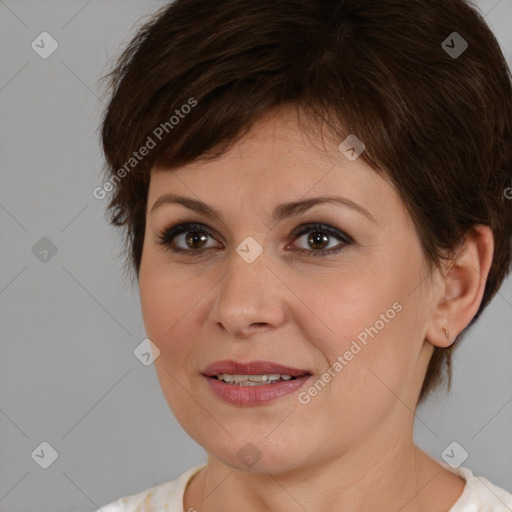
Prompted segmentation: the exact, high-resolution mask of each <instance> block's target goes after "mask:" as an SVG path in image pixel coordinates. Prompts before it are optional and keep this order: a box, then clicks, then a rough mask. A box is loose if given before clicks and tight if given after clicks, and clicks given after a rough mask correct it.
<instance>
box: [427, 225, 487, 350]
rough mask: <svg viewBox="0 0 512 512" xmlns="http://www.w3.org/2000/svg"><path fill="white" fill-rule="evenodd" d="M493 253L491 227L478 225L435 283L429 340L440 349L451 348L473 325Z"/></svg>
mask: <svg viewBox="0 0 512 512" xmlns="http://www.w3.org/2000/svg"><path fill="white" fill-rule="evenodd" d="M493 253H494V237H493V234H492V230H491V228H490V227H489V226H483V225H480V224H478V225H475V226H473V228H472V230H471V231H469V232H468V234H467V236H466V239H465V241H464V244H463V245H462V247H461V248H460V249H459V250H458V251H457V254H456V256H455V259H453V260H451V261H450V262H449V264H448V265H447V268H446V269H445V270H444V271H443V272H442V275H441V276H440V281H439V282H438V283H437V284H436V287H439V293H437V294H436V301H437V303H436V304H435V306H434V313H433V316H432V319H431V321H430V324H429V326H428V329H427V332H426V339H427V340H428V341H429V342H430V343H431V344H432V345H435V346H437V347H448V346H450V345H451V344H452V343H453V342H454V341H455V338H456V337H457V335H458V334H459V333H460V332H461V331H462V330H463V329H464V328H465V327H466V326H467V325H468V324H469V322H471V320H472V318H473V317H474V316H475V315H476V313H477V311H478V308H479V307H480V304H481V302H482V297H483V294H484V290H485V283H486V281H487V276H488V275H489V270H490V268H491V263H492V257H493Z"/></svg>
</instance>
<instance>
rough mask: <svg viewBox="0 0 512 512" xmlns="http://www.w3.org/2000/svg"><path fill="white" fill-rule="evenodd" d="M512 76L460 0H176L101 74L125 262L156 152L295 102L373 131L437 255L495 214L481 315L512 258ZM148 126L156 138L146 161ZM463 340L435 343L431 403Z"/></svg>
mask: <svg viewBox="0 0 512 512" xmlns="http://www.w3.org/2000/svg"><path fill="white" fill-rule="evenodd" d="M466 44H467V48H466V46H465V45H466ZM510 78H511V74H510V69H509V68H508V66H507V63H506V61H505V59H504V57H503V54H502V53H501V50H500V47H499V44H498V42H497V41H496V38H495V37H494V35H493V34H492V32H491V30H490V29H489V28H488V26H487V25H486V23H485V21H484V19H483V17H482V16H481V15H480V14H479V12H478V11H477V10H476V8H475V7H474V6H472V5H470V4H469V3H466V2H465V1H463V0H429V1H425V0H379V1H378V2H376V1H373V0H372V1H370V0H367V1H363V0H277V1H276V0H258V1H256V2H247V1H246V0H215V1H212V0H176V1H174V2H173V3H171V4H170V5H167V6H164V7H163V8H162V9H160V10H159V11H158V12H157V13H156V14H155V15H154V16H153V17H151V19H150V20H149V21H148V22H146V23H145V24H144V25H143V26H142V27H141V28H140V29H139V30H138V32H137V34H136V36H135V37H134V38H133V40H132V41H131V43H130V44H129V46H128V47H126V49H125V50H124V51H123V53H122V54H121V55H120V57H119V59H118V60H117V61H116V63H115V67H114V69H113V71H112V72H110V73H109V74H107V75H106V76H105V77H103V79H107V80H108V92H109V94H110V95H111V97H110V102H109V105H108V107H107V108H106V110H105V113H104V118H103V120H102V126H101V130H102V131H101V137H102V144H103V150H104V153H105V157H106V176H107V179H108V180H109V181H110V185H109V188H108V189H107V188H105V190H111V189H112V190H113V193H112V196H111V197H110V202H109V205H108V209H107V211H108V212H109V214H110V222H111V223H112V224H114V225H116V226H123V227H124V228H125V229H124V233H125V236H124V241H125V244H126V245H125V247H126V249H127V251H126V254H127V255H128V258H127V261H126V263H127V265H128V266H129V267H130V271H131V270H135V272H136V275H137V278H138V275H139V268H140V262H141V255H142V247H143V240H144V230H145V214H146V208H147V195H148V186H149V174H150V170H151V168H152V167H153V166H154V165H163V166H165V167H167V168H169V169H172V168H175V167H177V166H180V165H185V164H187V163H189V162H191V161H193V160H199V159H212V158H216V157H217V156H220V155H221V154H223V153H224V152H225V151H227V150H228V149H229V148H231V147H232V145H233V144H235V142H237V141H238V140H239V139H240V138H241V137H242V136H243V135H244V134H246V133H247V132H248V131H249V130H250V128H251V126H252V125H253V123H254V122H255V121H256V120H258V119H259V118H260V117H261V116H262V114H263V113H265V112H266V111H267V110H269V109H272V108H275V107H279V106H280V105H282V104H285V103H290V104H293V105H296V106H297V107H298V108H299V107H300V109H302V110H303V111H304V112H306V113H307V116H308V119H309V121H310V123H311V126H313V122H315V123H316V124H317V125H318V126H324V125H325V126H328V128H329V130H328V131H329V133H331V134H334V136H335V138H336V140H338V141H340V142H341V141H342V140H343V139H344V138H345V137H346V136H347V135H348V134H355V135H357V137H358V138H359V139H361V140H362V141H363V142H364V144H365V146H366V151H365V152H364V153H363V154H362V155H361V158H363V159H364V161H365V162H366V163H368V164H369V165H370V166H371V167H372V168H374V169H375V171H376V172H379V173H382V174H383V175H384V176H386V177H387V178H388V179H390V180H391V182H392V183H393V184H394V185H395V186H396V188H397V190H398V192H399V194H400V196H401V198H402V200H403V201H404V204H405V205H406V207H407V208H408V211H409V212H410V214H411V216H412V219H413V220H414V223H415V226H416V228H417V230H418V233H419V236H420V238H421V242H422V246H423V249H424V252H425V256H426V260H427V261H428V262H429V264H430V265H432V264H435V265H438V264H439V262H440V261H441V258H442V257H443V254H445V253H446V251H453V250H454V249H455V248H456V247H457V246H458V245H459V244H460V242H461V241H463V240H464V237H465V235H466V234H467V233H468V232H469V231H470V230H471V227H472V226H473V225H475V224H484V225H488V226H490V227H491V228H492V231H493V234H494V238H495V252H494V257H493V262H492V267H491V269H490V273H489V276H488V279H487V283H486V287H485V292H484V296H483V299H482V303H481V305H480V308H479V310H478V312H477V314H476V315H475V317H474V318H473V319H472V321H471V323H470V324H469V326H471V325H472V324H473V323H474V321H475V320H476V319H477V318H478V317H479V316H480V314H481V313H482V311H483V310H484V308H485V307H486V306H487V304H488V303H489V302H490V300H491V299H492V297H493V296H494V295H495V294H496V292H497V291H498V289H499V287H500V285H501V283H502V281H503V280H504V278H505V276H506V275H507V274H508V272H509V271H510V263H511V235H512V208H511V204H510V201H508V200H507V198H506V197H505V195H506V193H505V191H506V190H510V188H509V187H511V185H512V126H511V124H512V88H511V80H510ZM193 102H195V103H193ZM193 104H194V105H197V106H195V107H194V108H188V109H185V108H184V106H185V105H189V106H190V105H193ZM182 106H183V107H182ZM180 113H181V114H183V115H179V114H180ZM173 116H174V118H175V119H176V120H178V121H177V122H174V121H173V120H172V117H173ZM178 117H179V119H178ZM157 127H160V130H159V131H157ZM303 129H307V128H306V127H304V128H303ZM164 132H165V133H164ZM155 133H158V134H159V137H156V135H155ZM150 139H151V140H152V141H153V143H155V147H153V148H152V149H150V151H149V152H147V151H146V152H144V153H145V154H146V156H144V158H140V159H139V158H137V159H136V160H135V159H134V153H133V152H134V151H138V150H139V148H142V147H144V146H146V147H149V146H150V142H149V141H150ZM155 139H158V143H157V141H156V140H155ZM141 153H142V151H141ZM131 159H133V160H131ZM128 162H130V164H129V165H128ZM122 169H124V171H122ZM121 175H122V176H121ZM132 276H133V273H132ZM469 326H468V327H469ZM466 330H467V328H466V329H465V330H464V331H463V333H464V332H466ZM460 338H461V335H459V338H458V339H457V341H460ZM455 345H458V343H455V344H453V345H451V346H450V347H449V348H444V349H443V348H439V347H435V348H434V352H433V355H432V358H431V360H430V363H429V367H428V370H427V372H426V376H425V379H424V382H423V387H422V389H421V394H420V397H419V402H421V401H422V400H424V399H425V397H426V396H427V395H428V394H429V393H430V392H431V391H432V390H433V389H435V388H437V387H439V384H440V383H441V382H443V380H444V373H443V371H442V370H443V367H445V368H446V373H447V375H448V389H449V388H450V383H451V367H450V362H451V353H452V350H453V348H454V346H455Z"/></svg>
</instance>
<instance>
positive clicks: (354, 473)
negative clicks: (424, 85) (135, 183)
mask: <svg viewBox="0 0 512 512" xmlns="http://www.w3.org/2000/svg"><path fill="white" fill-rule="evenodd" d="M339 142H341V141H339ZM167 193H173V194H177V195H181V196H186V197H189V198H192V199H198V200H201V201H203V202H205V203H207V204H209V205H210V206H213V207H214V208H216V209H217V210H219V211H220V212H221V214H222V218H223V220H222V221H221V220H218V219H216V218H213V217H209V216H205V215H203V214H200V213H197V212H194V211H192V210H190V209H188V208H186V207H184V206H182V205H178V204H163V205H161V206H160V207H158V208H156V209H155V210H154V211H151V209H152V206H153V204H154V203H155V201H156V200H157V199H158V198H159V197H160V196H162V195H163V194H167ZM323 195H341V196H344V197H345V198H348V199H350V200H351V201H353V202H355V203H357V204H358V205H360V206H362V207H363V208H365V209H366V210H367V211H368V212H369V213H370V214H371V216H372V217H373V218H374V221H371V220H369V219H368V218H367V217H366V216H365V215H363V214H361V213H359V212H358V211H356V210H355V209H351V208H349V207H346V206H343V207H339V206H336V205H333V204H321V205H316V206H314V207H313V208H311V209H310V210H308V211H305V212H302V213H299V214H296V215H295V216H292V217H289V218H287V219H284V220H282V221H279V222H277V223H276V222H273V221H272V220H270V214H271V212H272V211H273V209H274V207H275V206H276V205H278V204H280V203H285V202H291V201H297V200H302V199H306V198H310V197H316V196H323ZM146 219H147V221H146V234H145V240H144V248H143V255H142V263H141V268H140V274H139V287H140V296H141V304H142V313H143V319H144V324H145V327H146V332H147V335H148V337H149V338H150V339H151V340H152V341H153V343H154V344H155V345H156V346H157V347H158V348H159V350H160V355H159V357H158V358H157V359H156V360H155V367H156V370H157V375H158V378H159V381H160V385H161V387H162V391H163V394H164V396H165V399H166V401H167V403H168V404H169V406H170V408H171V409H172V411H173V413H174V414H175V416H176V418H177V420H178V421H179V423H180V424H181V425H182V427H183V428H184V429H185V431H186V432H187V433H188V434H189V435H190V436H191V437H192V438H193V439H194V440H195V441H196V442H197V443H199V444H200V445H201V446H202V447H203V448H204V449H205V450H206V451H207V453H208V465H207V468H206V469H204V470H202V471H201V472H200V473H199V474H197V475H196V477H194V479H193V480H192V482H191V484H190V485H189V486H188V487H187V490H186V493H185V499H184V505H185V510H189V509H190V508H191V507H194V508H195V509H197V510H198V511H200V512H203V511H204V512H209V511H214V510H217V511H218V510H223V511H224V512H227V511H234V510H239V509H240V508H241V507H240V504H243V507H242V508H243V509H244V510H245V511H248V512H252V511H256V510H257V511H262V510H269V511H281V512H283V511H285V512H286V511H292V510H294V511H295V510H298V509H299V508H300V506H302V507H303V508H304V509H306V510H308V512H316V511H321V510H322V511H324V510H343V511H363V510H364V511H373V510H375V511H377V510H378V511H382V510H401V512H409V511H413V510H414V511H419V510H422V511H434V510H436V511H441V510H449V508H450V507H451V506H452V505H453V503H455V501H456V500H457V499H458V497H459V496H460V494H461V493H462V491H463V488H464V481H463V480H462V479H461V478H459V477H457V476H455V475H453V474H452V473H451V472H449V471H447V470H445V469H444V468H443V467H442V466H440V465H439V464H437V462H435V461H434V460H433V459H431V458H430V457H429V456H427V455H426V454H425V453H424V452H422V451H421V450H419V449H418V448H417V447H416V446H415V445H414V442H413V424H414V412H415V410H416V404H417V398H418V395H419V391H420V389H421V384H422V381H423V377H424V375H425V372H426V368H427V365H428V361H429V358H430V356H431V354H432V350H433V346H434V345H437V346H448V345H449V344H450V343H451V341H452V340H453V339H454V337H455V335H456V334H457V333H458V332H460V331H461V330H462V329H464V327H465V326H466V325H467V324H468V323H469V321H470V320H471V318H472V317H473V316H474V314H475V313H476V311H477V310H478V305H479V304H480V301H481V298H482V294H483V289H484V285H485V278H486V276H487V273H488V270H489V266H490V263H491V258H492V251H493V238H492V233H491V232H490V230H489V229H488V228H486V227H482V226H477V227H476V229H475V231H474V233H472V234H471V235H470V236H468V239H467V240H466V242H465V244H464V246H463V247H462V249H461V251H460V253H459V255H458V257H457V259H456V260H455V261H454V262H453V264H452V265H451V267H447V268H446V269H445V270H443V269H441V270H434V271H432V272H431V271H429V267H428V266H427V264H426V261H425V258H424V255H423V252H422V248H421V245H420V240H419V238H418V235H417V232H416V229H415V227H414V225H413V223H412V220H411V217H410V215H409V214H408V212H407V210H406V208H405V206H404V204H403V202H402V201H401V199H400V197H399V196H398V194H397V192H396V190H395V189H394V188H393V187H392V186H391V185H390V183H389V182H388V181H386V180H385V179H383V178H381V177H380V176H378V175H377V174H376V173H375V172H374V171H373V170H372V169H371V168H370V167H369V166H367V165H366V164H365V163H364V162H363V161H362V159H361V158H358V159H356V160H355V161H349V160H348V159H347V158H346V157H345V156H344V155H343V154H342V153H341V152H340V151H339V150H338V149H337V145H335V144H330V143H326V145H325V148H323V147H322V149H321V150H320V149H319V145H318V144H316V145H315V144H313V141H312V140H311V139H310V138H308V137H307V136H305V135H304V134H302V132H301V131H300V130H299V128H298V124H297V114H296V111H295V110H294V109H293V108H288V107H286V108H285V107H283V108H282V109H280V110H278V111H275V112H273V113H271V114H269V115H266V116H264V117H262V118H261V119H260V120H259V121H258V122H257V123H256V124H255V125H254V127H253V128H252V130H251V131H250V133H249V134H248V135H246V136H245V137H244V138H243V139H242V140H241V141H240V142H239V143H237V144H236V145H235V146H234V147H233V148H232V149H231V150H230V151H229V152H227V153H226V154H225V155H224V156H223V157H221V158H220V159H217V160H215V161H210V162H194V163H191V164H189V165H186V166H184V167H182V168H179V169H173V170H172V171H169V170H166V169H164V168H157V167H155V168H153V169H152V171H151V180H150V187H149V195H148V210H147V217H146ZM184 222H194V223H200V224H204V225H205V226H206V227H208V228H209V229H210V230H211V231H212V232H213V234H214V237H210V236H208V235H206V237H207V238H206V242H204V243H205V244H206V247H207V248H208V249H209V250H208V251H207V252H204V253H203V255H202V256H193V255H191V252H192V251H196V252H199V250H201V248H202V247H204V246H203V245H199V244H198V243H197V242H196V243H195V244H196V245H194V244H192V247H191V246H190V245H187V243H186V238H185V235H186V233H185V234H181V235H177V236H176V237H175V238H174V243H175V244H176V245H177V246H178V247H180V248H182V249H184V250H185V251H186V250H188V251H189V252H188V253H183V254H181V253H180V254H178V253H173V252H172V251H171V250H170V249H169V248H168V247H166V246H164V245H159V244H158V243H157V237H158V235H159V234H160V233H161V232H163V231H164V230H165V229H167V228H169V227H170V226H171V225H174V224H176V223H184ZM309 223H321V224H324V225H328V226H331V227H333V228H336V229H339V230H341V231H342V232H345V233H347V234H348V235H350V237H352V238H353V239H354V242H353V243H352V244H350V245H345V246H344V247H343V249H342V250H341V251H340V252H338V253H336V254H331V255H322V256H316V257H314V256H312V257H307V255H308V254H311V253H313V252H314V251H315V250H316V251H318V250H321V249H331V248H333V247H337V246H339V244H340V242H339V240H338V239H337V238H336V237H334V236H331V235H328V234H325V235H324V236H327V237H328V238H327V239H326V241H325V243H324V245H323V246H322V247H321V248H316V247H315V246H314V245H313V244H311V243H308V236H311V235H313V234H314V233H315V231H316V230H314V229H311V230H310V231H309V232H307V233H306V234H304V235H301V236H300V237H294V236H292V235H291V233H292V231H293V230H294V229H295V228H296V227H298V226H300V225H303V224H309ZM189 231H190V230H189ZM248 236H251V237H253V238H254V239H255V240H256V241H257V242H258V243H259V245H260V246H261V247H262V248H263V252H262V253H261V254H260V256H259V257H258V258H257V259H256V260H255V261H253V262H252V263H247V262H246V261H244V259H242V258H241V257H240V256H239V254H238V253H237V252H236V248H237V246H238V245H239V244H240V243H241V242H242V241H243V240H244V239H245V238H246V237H248ZM397 302H398V303H399V304H400V305H401V306H402V308H401V310H400V312H398V313H397V314H396V315H395V316H394V318H393V319H392V320H389V321H388V322H387V323H385V326H384V327H383V328H381V329H380V330H379V332H378V334H377V335H375V336H374V337H373V338H370V337H369V338H368V343H367V345H366V346H363V348H362V350H361V351H359V352H358V353H357V355H355V356H354V357H353V359H352V360H351V361H350V362H348V364H347V365H346V366H345V367H344V368H343V370H342V371H341V372H339V373H338V374H336V376H335V377H334V378H333V379H332V380H331V382H329V384H328V385H327V386H326V387H325V389H323V390H322V391H321V392H319V393H318V394H317V395H316V396H315V397H312V398H311V401H310V402H309V403H308V404H301V403H300V402H299V401H298V397H297V395H298V392H295V393H292V394H290V395H287V396H286V397H282V398H279V399H277V400H274V401H272V402H269V403H266V404H260V405H257V406H252V407H247V406H245V407H244V406H237V405H231V404H227V403H225V402H223V401H221V400H220V399H219V398H217V397H216V396H215V395H214V394H213V393H212V392H211V391H210V389H209V386H207V384H206V382H205V381H204V378H203V377H202V376H201V373H200V371H201V370H202V369H204V368H205V367H206V366H207V365H209V364H211V363H212V362H214V361H218V360H222V359H235V360H240V361H251V360H271V361H274V362H278V363H281V364H285V365H288V366H292V367H295V368H301V369H308V370H309V371H310V372H311V373H312V374H313V376H314V377H313V378H312V380H313V381H316V380H317V379H318V378H320V377H321V376H322V374H323V373H325V372H326V371H327V369H328V368H330V367H332V366H333V363H334V362H335V361H336V358H337V357H338V356H339V355H343V354H344V353H345V352H346V351H347V350H349V348H350V346H351V343H352V341H353V340H355V339H357V336H358V334H360V333H361V332H362V331H364V329H365V328H368V327H370V326H373V325H375V323H376V321H377V320H379V318H381V316H380V315H382V314H385V312H386V311H387V310H389V309H390V308H392V305H393V304H394V303H397ZM443 327H446V328H447V329H448V330H449V333H450V337H449V339H447V338H446V337H445V334H444V333H443V330H442V328H443ZM309 386H310V385H309V384H307V385H306V388H305V389H307V388H308V387H309ZM301 390H302V391H303V390H304V388H301ZM248 442H250V443H252V444H253V445H255V446H256V448H257V450H258V451H259V453H260V454H261V458H260V460H259V461H258V462H257V463H256V464H255V465H254V466H252V467H250V468H249V467H247V466H246V465H245V464H244V463H243V462H242V461H241V460H240V459H239V458H238V457H237V452H238V451H239V450H240V449H241V448H242V447H243V446H244V445H245V444H246V443H248Z"/></svg>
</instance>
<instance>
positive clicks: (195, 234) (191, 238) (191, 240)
mask: <svg viewBox="0 0 512 512" xmlns="http://www.w3.org/2000/svg"><path fill="white" fill-rule="evenodd" d="M201 242H204V243H203V244H202V245H201ZM186 243H187V244H188V245H189V247H192V248H195V247H196V246H195V244H196V243H198V244H199V246H200V247H202V246H203V245H205V243H206V236H205V235H204V233H200V232H199V231H190V232H189V233H187V237H186Z"/></svg>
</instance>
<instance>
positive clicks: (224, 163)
mask: <svg viewBox="0 0 512 512" xmlns="http://www.w3.org/2000/svg"><path fill="white" fill-rule="evenodd" d="M301 122H302V123H305V122H307V119H305V118H301ZM327 135H328V136H326V137H322V136H320V135H319V136H313V135H311V132H310V131H309V130H306V131H304V130H303V129H302V127H301V126H300V125H299V122H298V118H297V111H296V109H295V108H293V107H283V108H280V109H279V110H278V111H273V112H270V113H268V114H267V115H265V116H262V118H260V119H259V120H258V121H256V123H255V124H254V125H253V126H252V128H251V130H250V131H249V132H248V133H247V134H246V135H245V136H244V137H243V138H241V139H240V140H239V141H238V142H237V143H236V144H235V145H234V146H232V147H231V148H230V149H229V150H228V151H227V152H225V153H224V154H223V155H222V156H221V157H219V158H217V159H215V160H210V161H200V160H198V161H194V162H191V163H189V164H187V165H184V166H182V167H179V168H175V169H172V170H167V169H165V168H164V167H161V166H160V167H159V166H155V167H154V168H153V169H152V171H151V180H150V190H149V199H148V203H149V207H151V204H152V203H154V202H155V200H156V199H157V198H158V196H159V195H160V194H162V193H167V192H173V193H180V194H186V195H189V196H191V197H194V196H196V197H197V198H200V199H201V200H202V201H204V202H210V203H215V204H216V205H217V206H218V209H222V205H223V204H222V203H224V202H226V201H231V200H235V201H245V202H259V201H262V202H269V203H275V204H277V203H281V202H285V201H293V200H297V199H300V198H305V197H312V196H319V195H330V194H333V193H339V194H342V195H343V196H346V197H350V199H351V200H353V201H356V202H359V203H360V204H362V205H367V206H368V207H370V205H371V206H372V208H379V207H380V208H381V209H382V210H386V209H387V210H389V208H390V205H389V201H393V200H394V201H396V200H397V196H396V194H395V192H394V190H393V188H392V187H391V186H390V185H389V183H388V182H387V181H385V180H384V179H383V178H382V177H381V176H379V174H377V173H376V172H375V171H374V170H373V169H372V168H371V167H370V166H369V165H367V164H366V163H365V162H364V161H363V160H362V159H361V158H357V159H356V160H353V161H351V160H349V159H348V158H347V157H346V156H345V154H344V153H342V152H341V151H340V150H339V149H338V145H339V143H340V142H342V141H339V142H337V141H336V139H335V137H334V136H333V135H332V133H327Z"/></svg>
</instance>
